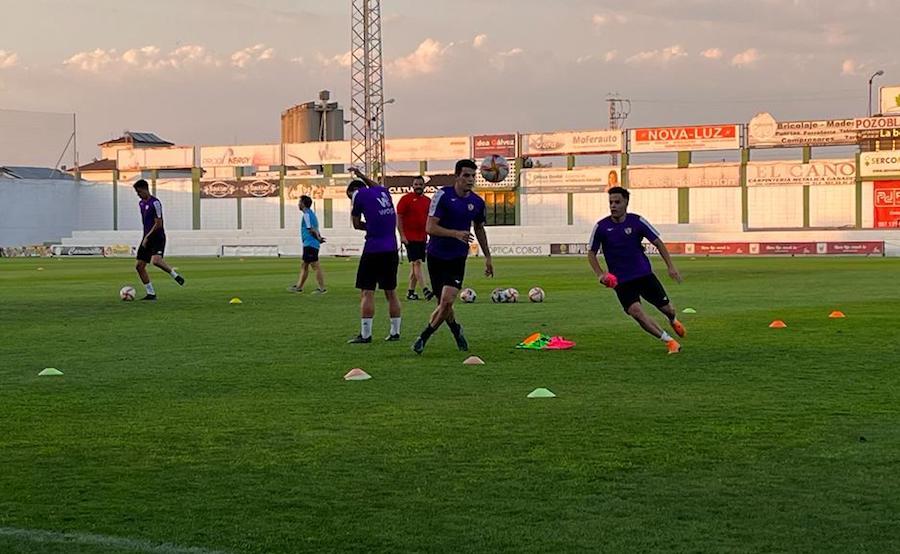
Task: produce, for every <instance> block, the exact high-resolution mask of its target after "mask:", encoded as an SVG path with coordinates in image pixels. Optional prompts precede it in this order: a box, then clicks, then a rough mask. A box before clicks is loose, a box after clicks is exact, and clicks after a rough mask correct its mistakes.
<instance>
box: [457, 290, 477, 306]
mask: <svg viewBox="0 0 900 554" xmlns="http://www.w3.org/2000/svg"><path fill="white" fill-rule="evenodd" d="M477 297H478V295H477V294H475V291H474V290H473V289H463V290H461V291H459V299H460V300H462V301H463V302H465V303H466V304H471V303H472V302H475V299H476V298H477Z"/></svg>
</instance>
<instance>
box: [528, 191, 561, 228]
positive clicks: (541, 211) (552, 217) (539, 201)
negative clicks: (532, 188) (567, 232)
mask: <svg viewBox="0 0 900 554" xmlns="http://www.w3.org/2000/svg"><path fill="white" fill-rule="evenodd" d="M520 198H521V200H520V204H519V208H520V209H521V210H522V211H521V222H522V225H525V226H548V225H568V222H569V199H568V195H567V194H564V193H560V194H522V195H520Z"/></svg>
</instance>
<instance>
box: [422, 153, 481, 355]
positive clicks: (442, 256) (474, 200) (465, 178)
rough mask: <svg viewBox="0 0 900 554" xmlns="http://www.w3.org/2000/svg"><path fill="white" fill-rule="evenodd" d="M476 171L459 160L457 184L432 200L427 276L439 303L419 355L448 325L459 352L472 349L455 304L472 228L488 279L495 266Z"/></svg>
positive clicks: (426, 328) (428, 229)
mask: <svg viewBox="0 0 900 554" xmlns="http://www.w3.org/2000/svg"><path fill="white" fill-rule="evenodd" d="M476 171H478V166H476V165H475V162H473V161H472V160H459V161H458V162H456V168H455V170H454V174H455V175H456V181H455V182H454V183H453V186H452V187H443V188H442V189H440V190H438V191H437V192H436V193H434V196H433V197H432V199H431V206H430V208H429V211H428V222H427V223H426V225H425V230H426V231H427V232H428V234H429V236H430V240H429V241H428V256H427V258H428V276H429V277H431V290H433V291H434V294H435V298H437V299H438V306H437V308H436V309H435V310H434V312H433V313H432V314H431V319H430V320H429V322H428V325H427V326H426V327H425V330H424V331H422V334H421V335H419V338H417V339H416V342H415V343H414V344H413V346H412V349H413V351H414V352H415V353H416V354H421V353H422V352H423V351H424V350H425V343H427V342H428V339H429V338H431V335H433V334H434V332H435V331H437V330H438V327H440V326H441V323H443V322H445V321H446V322H447V326H448V327H449V328H450V332H452V333H453V338H454V339H456V346H457V348H459V349H460V350H462V351H466V350H468V349H469V343H468V341H466V337H465V335H464V334H463V329H462V325H460V324H459V323H458V322H457V321H456V314H455V313H454V311H453V303H454V302H455V301H456V298H457V296H458V295H459V289H461V288H462V283H463V278H464V277H465V274H466V259H467V257H468V255H469V243H471V242H472V239H473V237H472V232H471V231H472V227H473V225H474V230H475V237H477V238H478V244H479V245H480V246H481V251H482V252H483V253H484V274H485V275H487V276H488V277H493V275H494V262H493V260H492V259H491V249H490V246H489V245H488V240H487V233H485V231H484V222H485V206H484V200H482V198H481V197H480V196H478V195H477V194H475V192H474V191H473V189H474V188H475V172H476Z"/></svg>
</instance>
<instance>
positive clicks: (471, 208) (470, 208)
mask: <svg viewBox="0 0 900 554" xmlns="http://www.w3.org/2000/svg"><path fill="white" fill-rule="evenodd" d="M474 210H475V204H469V211H470V212H471V211H474Z"/></svg>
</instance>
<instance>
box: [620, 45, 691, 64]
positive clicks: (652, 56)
mask: <svg viewBox="0 0 900 554" xmlns="http://www.w3.org/2000/svg"><path fill="white" fill-rule="evenodd" d="M687 55H688V54H687V52H685V51H684V48H682V47H681V46H680V45H678V44H676V45H674V46H669V47H668V48H663V49H662V50H647V51H645V52H638V53H637V54H635V55H633V56H631V57H630V58H628V59H627V60H625V63H645V62H655V63H661V64H666V63H669V62H671V61H674V60H677V59H679V58H683V57H685V56H687Z"/></svg>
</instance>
